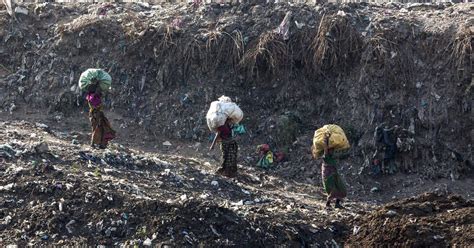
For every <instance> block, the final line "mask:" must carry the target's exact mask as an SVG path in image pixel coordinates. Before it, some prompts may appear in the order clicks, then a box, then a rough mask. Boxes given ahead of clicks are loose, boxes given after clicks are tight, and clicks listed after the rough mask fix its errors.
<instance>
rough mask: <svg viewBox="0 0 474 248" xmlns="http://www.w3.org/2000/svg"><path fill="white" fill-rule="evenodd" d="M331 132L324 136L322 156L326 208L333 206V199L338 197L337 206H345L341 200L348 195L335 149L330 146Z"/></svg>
mask: <svg viewBox="0 0 474 248" xmlns="http://www.w3.org/2000/svg"><path fill="white" fill-rule="evenodd" d="M330 137H331V134H330V133H327V134H326V135H325V137H324V144H325V145H324V155H323V157H322V159H323V163H322V164H321V174H322V179H323V187H324V191H325V192H326V194H327V198H326V208H330V207H331V200H332V199H336V204H335V207H336V208H344V207H343V206H342V205H341V200H342V199H343V198H345V197H346V195H347V191H346V186H345V185H344V182H343V181H342V179H341V176H340V175H339V173H338V172H337V168H336V164H337V163H336V159H335V158H334V157H333V152H334V149H331V148H329V147H330V146H329V145H330V144H329V140H330Z"/></svg>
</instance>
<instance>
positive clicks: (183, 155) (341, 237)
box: [0, 2, 474, 247]
mask: <svg viewBox="0 0 474 248" xmlns="http://www.w3.org/2000/svg"><path fill="white" fill-rule="evenodd" d="M20 7H21V8H20V10H22V11H20V12H22V13H16V17H15V18H12V17H11V16H9V15H8V14H7V11H6V10H5V9H2V8H4V6H3V5H2V6H0V162H1V166H0V191H1V192H2V194H1V195H0V204H1V205H0V245H2V246H6V245H10V244H16V245H18V246H25V245H27V244H31V245H61V244H62V245H75V244H87V245H96V244H102V245H106V246H111V245H121V244H124V245H125V244H129V245H132V244H135V245H153V246H154V245H159V244H161V245H163V246H177V247H181V246H199V245H204V246H238V247H244V246H245V247H248V246H265V247H267V246H275V245H283V246H304V247H306V246H309V247H329V246H330V247H338V246H341V245H349V246H361V245H363V246H430V247H431V246H455V245H459V246H470V245H472V244H473V237H472V233H473V223H474V222H473V219H474V217H473V203H472V200H473V193H472V188H474V179H473V173H474V168H472V161H473V157H472V154H473V153H472V140H473V135H474V133H473V130H474V129H473V125H472V123H474V122H473V121H472V117H473V116H472V99H473V97H472V95H473V91H472V85H473V77H472V68H473V67H472V37H473V35H472V34H473V32H474V30H473V28H472V27H473V21H474V19H473V18H472V16H471V15H470V12H472V9H473V5H472V3H469V4H456V5H453V4H448V3H447V4H444V3H443V4H408V5H401V4H385V5H368V4H342V5H334V4H324V5H316V6H306V5H288V4H271V5H266V4H261V3H256V2H254V3H245V4H239V5H206V6H198V7H193V6H188V5H166V6H153V5H151V6H150V5H146V4H137V3H134V4H131V3H130V4H116V3H111V4H88V5H86V4H73V5H64V4H54V3H43V4H24V5H20ZM24 10H27V14H25V11H24ZM289 11H291V15H290V16H291V18H290V20H291V22H290V23H289V30H288V32H281V31H282V30H280V32H276V29H277V27H278V26H279V25H280V23H281V22H282V20H283V19H284V17H285V16H286V15H287V14H288V13H289ZM283 31H284V30H283ZM90 67H100V68H104V69H106V70H107V71H109V72H110V74H111V75H112V78H113V91H112V92H111V93H110V94H109V95H108V96H107V98H106V101H105V113H106V115H107V116H108V118H109V119H110V120H111V122H112V125H113V126H114V128H115V129H116V130H117V131H118V137H117V139H116V140H114V142H113V143H112V144H111V146H110V147H109V149H107V150H104V151H102V150H91V149H90V148H89V146H88V140H89V124H88V120H87V112H86V111H87V107H86V106H85V104H84V100H83V95H81V93H80V91H79V90H78V88H77V81H78V77H79V75H80V73H81V72H82V71H84V70H85V69H87V68H90ZM222 94H226V95H229V96H231V97H232V98H233V99H234V100H235V101H236V102H237V103H238V104H239V105H240V106H241V107H242V109H243V110H244V113H245V117H244V121H243V124H244V125H245V126H246V128H247V134H245V135H244V136H241V137H240V138H239V145H240V150H239V154H240V155H239V169H240V172H239V176H238V177H237V178H236V179H231V180H229V179H226V178H222V177H220V176H217V175H215V174H214V171H215V170H216V169H217V166H218V163H219V162H218V161H219V152H218V151H217V150H214V151H209V150H208V145H209V143H210V142H209V137H210V133H209V131H208V129H207V127H206V123H205V118H204V116H205V113H206V111H207V108H208V105H209V103H210V102H211V101H213V100H215V99H216V98H217V97H219V96H220V95H222ZM327 123H337V124H339V125H341V126H342V127H343V128H344V130H345V131H346V133H347V135H348V138H349V140H350V143H351V145H352V148H351V150H350V151H349V153H348V154H345V155H343V157H341V159H340V163H339V165H338V166H339V171H340V172H341V174H342V176H343V177H344V179H345V181H346V182H347V185H348V188H349V196H348V199H347V201H346V202H345V205H346V209H345V210H332V211H328V210H326V209H324V208H323V203H324V194H323V193H322V189H321V183H320V181H321V178H320V170H319V162H318V161H313V160H312V159H311V156H310V145H311V138H312V135H313V132H314V130H315V129H316V128H317V127H319V126H321V125H323V124H327ZM382 123H385V124H386V125H389V126H394V125H397V126H399V127H400V128H401V129H402V131H403V132H402V133H403V134H404V135H405V136H403V137H402V136H400V137H399V138H400V141H401V143H400V144H401V145H400V147H399V149H398V150H399V151H398V153H397V161H396V163H397V165H398V169H399V171H398V172H397V173H396V174H394V175H373V174H372V173H371V168H370V162H371V159H372V154H373V153H374V151H375V146H374V143H373V133H374V128H375V127H376V126H378V125H381V124H382ZM407 135H408V136H407ZM405 141H407V142H405ZM408 141H409V142H408ZM262 143H268V144H270V145H271V147H272V149H274V150H280V151H284V152H285V153H286V161H284V162H281V163H278V164H276V165H275V166H274V167H273V168H271V169H268V170H264V169H261V168H258V167H256V166H255V164H256V161H257V159H258V156H257V154H256V152H255V149H256V146H257V145H259V144H262ZM404 144H408V146H405V145H404ZM426 192H429V193H428V194H425V193H426ZM420 237H421V238H420Z"/></svg>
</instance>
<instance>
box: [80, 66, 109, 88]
mask: <svg viewBox="0 0 474 248" xmlns="http://www.w3.org/2000/svg"><path fill="white" fill-rule="evenodd" d="M94 82H97V83H98V84H99V87H100V89H101V90H102V91H103V92H107V91H109V90H110V88H111V86H112V77H111V76H110V75H109V74H108V73H107V72H105V71H104V70H102V69H93V68H91V69H87V70H86V71H84V72H83V73H82V74H81V77H80V78H79V88H81V90H83V91H85V90H87V88H88V87H89V86H91V85H92V84H93V83H94Z"/></svg>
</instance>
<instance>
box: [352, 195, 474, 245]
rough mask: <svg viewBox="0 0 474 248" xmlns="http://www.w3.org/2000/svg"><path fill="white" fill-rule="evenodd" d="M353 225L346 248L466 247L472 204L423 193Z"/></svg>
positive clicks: (472, 231) (473, 219)
mask: <svg viewBox="0 0 474 248" xmlns="http://www.w3.org/2000/svg"><path fill="white" fill-rule="evenodd" d="M353 225H354V226H353V233H352V235H351V236H350V237H349V239H348V240H347V244H348V245H355V246H368V247H374V246H377V247H379V246H387V245H389V246H391V247H407V246H409V247H447V246H460V247H468V246H471V245H473V244H474V202H472V201H466V200H464V199H463V198H461V197H459V196H456V195H444V194H436V193H427V194H424V195H421V196H417V197H413V198H409V199H406V200H401V201H397V202H394V203H390V204H387V205H385V206H384V207H382V208H380V209H378V210H375V211H373V212H371V213H370V214H368V215H366V216H362V217H360V218H357V219H355V221H354V222H353Z"/></svg>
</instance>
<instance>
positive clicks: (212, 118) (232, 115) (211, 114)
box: [206, 96, 244, 131]
mask: <svg viewBox="0 0 474 248" xmlns="http://www.w3.org/2000/svg"><path fill="white" fill-rule="evenodd" d="M243 118H244V113H243V112H242V110H241V109H240V108H239V106H238V105H237V104H236V103H234V102H232V100H231V99H230V97H226V96H221V97H220V98H219V101H214V102H212V103H211V106H210V107H209V111H207V115H206V121H207V126H208V127H209V129H210V130H211V131H216V130H217V128H218V127H220V126H223V125H224V124H225V121H226V120H227V119H230V121H231V122H232V123H233V124H237V123H239V122H240V121H242V119H243Z"/></svg>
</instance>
